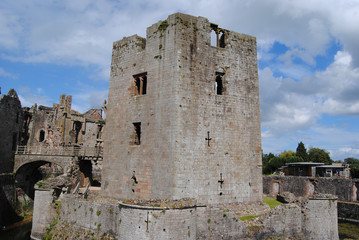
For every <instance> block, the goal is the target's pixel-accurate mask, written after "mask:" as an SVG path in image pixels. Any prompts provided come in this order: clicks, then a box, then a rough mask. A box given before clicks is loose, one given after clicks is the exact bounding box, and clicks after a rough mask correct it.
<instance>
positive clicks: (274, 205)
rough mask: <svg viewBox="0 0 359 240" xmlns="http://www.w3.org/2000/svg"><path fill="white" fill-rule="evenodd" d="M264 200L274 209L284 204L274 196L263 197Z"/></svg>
mask: <svg viewBox="0 0 359 240" xmlns="http://www.w3.org/2000/svg"><path fill="white" fill-rule="evenodd" d="M263 202H265V203H266V204H268V206H269V207H270V208H271V209H272V208H275V207H276V206H278V205H282V203H281V202H278V201H277V200H275V199H274V198H263Z"/></svg>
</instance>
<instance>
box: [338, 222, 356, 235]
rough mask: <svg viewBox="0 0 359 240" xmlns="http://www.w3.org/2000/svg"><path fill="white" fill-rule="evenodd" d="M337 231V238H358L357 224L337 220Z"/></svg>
mask: <svg viewBox="0 0 359 240" xmlns="http://www.w3.org/2000/svg"><path fill="white" fill-rule="evenodd" d="M338 231H339V239H359V224H353V223H349V222H345V221H339V223H338Z"/></svg>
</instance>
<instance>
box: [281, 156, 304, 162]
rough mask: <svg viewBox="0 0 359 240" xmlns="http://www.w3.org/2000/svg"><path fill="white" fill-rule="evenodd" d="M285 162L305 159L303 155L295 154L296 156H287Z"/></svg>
mask: <svg viewBox="0 0 359 240" xmlns="http://www.w3.org/2000/svg"><path fill="white" fill-rule="evenodd" d="M285 162H286V163H294V162H303V159H302V158H301V157H298V156H295V155H294V156H290V157H287V158H285Z"/></svg>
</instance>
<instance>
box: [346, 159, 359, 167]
mask: <svg viewBox="0 0 359 240" xmlns="http://www.w3.org/2000/svg"><path fill="white" fill-rule="evenodd" d="M344 162H345V163H346V164H351V165H358V166H359V159H356V158H346V159H344Z"/></svg>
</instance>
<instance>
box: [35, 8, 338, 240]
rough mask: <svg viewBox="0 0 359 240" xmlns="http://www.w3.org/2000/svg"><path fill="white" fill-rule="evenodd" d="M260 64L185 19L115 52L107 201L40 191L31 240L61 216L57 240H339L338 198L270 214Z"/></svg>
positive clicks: (244, 46)
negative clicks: (98, 237)
mask: <svg viewBox="0 0 359 240" xmlns="http://www.w3.org/2000/svg"><path fill="white" fill-rule="evenodd" d="M211 33H213V34H212V35H211ZM211 38H212V40H211ZM213 40H214V41H213ZM212 42H214V44H213V45H214V46H212V44H211V43H212ZM256 55H257V49H256V40H255V38H254V37H251V36H248V35H245V34H240V33H235V32H232V31H228V30H225V29H222V28H219V26H218V25H216V24H213V23H210V22H209V21H208V20H207V19H206V18H203V17H193V16H190V15H186V14H181V13H176V14H173V15H170V16H169V17H168V18H167V20H165V21H160V22H158V23H156V24H153V25H152V26H150V27H149V28H147V36H146V39H145V38H142V37H139V36H137V35H135V36H131V37H126V38H123V39H122V40H120V41H117V42H115V43H114V44H113V51H112V64H111V80H110V89H109V96H108V105H107V112H106V128H105V132H104V155H103V157H104V158H103V168H102V184H101V194H100V195H95V194H93V193H91V191H90V192H89V195H88V198H87V199H86V198H85V197H82V196H79V195H78V194H77V193H76V191H74V192H73V193H72V194H65V195H63V196H62V199H61V208H59V207H58V205H56V204H53V203H52V202H53V197H52V192H51V190H48V191H45V190H43V191H36V196H35V208H34V223H33V228H32V236H33V237H35V238H39V237H41V236H43V234H44V226H46V225H48V224H49V223H50V222H49V219H51V218H49V216H53V217H54V218H56V219H57V220H56V221H58V224H57V226H55V227H54V228H53V229H52V231H53V233H54V235H53V236H56V237H57V239H61V238H71V236H78V235H79V234H81V236H83V237H84V238H90V237H92V236H94V234H96V233H98V232H100V233H101V234H108V235H109V236H110V237H111V238H112V239H272V237H274V238H276V239H286V238H295V239H338V231H337V212H336V210H337V205H336V204H337V202H336V199H335V198H331V197H329V198H328V197H326V196H324V197H319V198H310V199H304V200H303V201H301V202H299V203H294V202H291V203H289V204H284V205H280V206H277V207H275V208H274V209H272V210H271V209H270V207H269V206H268V205H266V204H265V203H263V202H262V173H261V172H262V166H261V136H260V133H261V132H260V112H259V93H258V72H257V56H256ZM44 209H45V210H46V213H48V215H46V218H45V217H43V216H44V215H43V214H41V213H42V212H44ZM246 219H254V220H246ZM318 225H320V226H321V227H320V228H318V227H317V226H318ZM95 232H96V233H95ZM71 234H72V235H71Z"/></svg>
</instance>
